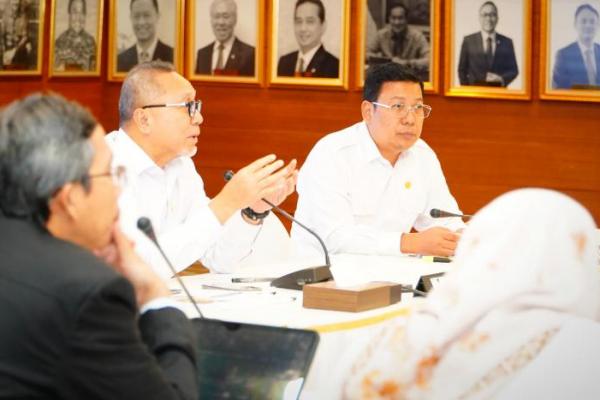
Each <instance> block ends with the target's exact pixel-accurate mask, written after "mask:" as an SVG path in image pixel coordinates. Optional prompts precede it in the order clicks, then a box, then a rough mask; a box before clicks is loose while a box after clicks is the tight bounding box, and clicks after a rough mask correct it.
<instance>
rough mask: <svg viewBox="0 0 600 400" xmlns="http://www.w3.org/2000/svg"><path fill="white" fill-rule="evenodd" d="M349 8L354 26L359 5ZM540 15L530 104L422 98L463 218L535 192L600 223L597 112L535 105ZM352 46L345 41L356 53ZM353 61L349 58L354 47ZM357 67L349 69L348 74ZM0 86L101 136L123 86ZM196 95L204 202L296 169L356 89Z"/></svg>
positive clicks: (353, 108) (336, 122)
mask: <svg viewBox="0 0 600 400" xmlns="http://www.w3.org/2000/svg"><path fill="white" fill-rule="evenodd" d="M352 3H353V7H352V17H353V18H355V17H356V4H357V1H353V2H352ZM48 5H49V4H48ZM539 10H540V1H539V0H534V14H533V16H534V21H533V26H534V29H533V40H534V43H533V79H532V81H533V93H534V99H533V100H531V101H507V100H481V99H469V98H450V97H445V96H443V95H442V94H429V95H427V96H426V101H427V102H428V103H429V104H431V105H432V106H433V114H432V116H431V117H430V118H429V119H427V121H426V122H425V128H424V131H423V138H424V139H425V140H426V141H427V142H428V143H429V144H430V145H431V146H432V147H433V148H434V150H435V151H436V152H437V154H438V157H439V158H440V161H441V163H442V166H443V168H444V172H445V174H446V177H447V180H448V183H449V185H450V188H451V190H452V192H453V193H454V195H455V196H456V198H457V199H458V201H459V204H460V206H461V208H462V210H463V211H464V212H466V213H471V212H474V211H476V210H477V209H479V208H480V207H482V206H483V205H484V204H486V203H487V202H489V201H490V200H491V199H493V198H494V197H495V196H497V195H499V194H501V193H503V192H505V191H507V190H510V189H514V188H518V187H524V186H541V187H548V188H554V189H558V190H561V191H564V192H565V193H567V194H569V195H571V196H573V197H574V198H576V199H577V200H579V201H580V202H582V203H583V204H584V205H585V206H586V207H587V208H588V209H589V210H590V211H591V212H592V214H593V215H594V217H595V218H596V221H600V105H599V104H591V103H575V102H552V101H541V100H539V99H538V96H537V91H538V88H537V81H538V79H537V78H538V68H539V61H538V59H537V58H538V54H539V46H538V45H537V42H536V41H537V40H538V39H539V26H538V25H539ZM106 11H107V12H106V14H105V18H106V16H107V15H108V10H106ZM107 22H108V21H106V20H105V25H104V26H108V24H107ZM46 26H47V27H48V26H49V24H48V23H47V24H46ZM353 27H354V25H353ZM442 31H443V30H442ZM105 34H106V32H105ZM106 37H107V36H105V39H106ZM106 42H107V40H104V43H105V46H104V47H106ZM356 42H357V41H356V40H352V43H353V46H355V44H356ZM442 42H443V40H442ZM46 47H47V46H46ZM442 47H443V43H442ZM45 52H46V53H47V49H46V50H45ZM351 53H352V54H356V48H351ZM46 55H47V54H46ZM104 55H106V48H105V49H104ZM441 56H442V55H441V54H440V57H441ZM354 65H355V63H354V62H351V63H350V66H351V68H352V71H351V72H354ZM441 68H442V69H443V65H442V66H441ZM46 69H47V67H46V66H45V67H44V71H45V70H46ZM440 72H441V73H440V76H444V74H443V71H440ZM350 83H351V85H353V79H351V80H350ZM0 85H1V90H0V103H6V102H8V101H10V100H12V99H14V98H17V97H20V96H22V95H25V94H27V93H29V92H31V91H36V90H52V91H55V92H60V93H63V94H64V95H65V96H67V97H69V98H73V99H76V100H78V101H80V102H82V103H83V104H85V105H87V106H88V107H89V108H90V109H91V110H92V112H94V114H95V115H96V116H97V117H98V119H99V120H100V122H101V123H102V124H103V125H104V127H105V128H106V129H107V130H112V129H115V128H116V127H117V123H118V116H117V101H118V94H119V87H120V85H119V84H118V83H110V82H107V81H106V68H104V70H103V76H102V78H100V79H75V80H70V79H52V80H49V79H48V78H47V76H46V75H44V76H42V77H39V78H14V77H13V78H9V79H7V78H3V79H2V80H0ZM194 86H195V87H196V88H197V90H198V97H199V98H201V99H202V100H203V101H204V106H203V116H204V118H205V122H204V124H203V126H202V136H201V138H200V142H199V151H198V154H197V156H196V157H195V162H196V165H197V167H198V169H199V171H200V173H201V174H202V176H203V177H204V179H205V182H206V188H207V192H208V193H209V195H214V194H216V193H217V192H218V190H219V189H220V188H221V187H222V185H223V178H222V176H223V172H224V171H225V170H226V169H234V170H235V169H238V168H240V167H242V166H243V165H245V164H247V163H248V162H250V161H252V160H253V159H255V158H258V157H259V156H262V155H264V154H267V153H269V152H274V153H276V154H277V155H279V156H280V157H282V158H284V159H286V160H288V159H291V158H293V157H295V158H298V160H299V161H300V162H302V161H303V160H304V159H305V157H306V155H307V154H308V152H309V151H310V149H311V147H312V146H313V145H314V143H315V142H316V141H317V140H318V139H319V138H320V137H322V136H323V135H325V134H327V133H329V132H332V131H335V130H339V129H342V128H344V127H346V126H348V125H350V124H352V123H354V122H356V121H358V120H359V119H360V111H359V105H360V100H361V93H360V91H359V90H350V91H332V90H324V91H321V90H305V89H280V88H279V89H268V88H257V87H241V86H227V85H220V86H219V85H202V84H195V85H194ZM295 202H296V197H295V196H292V197H291V198H290V199H288V200H287V201H286V202H285V203H284V208H286V209H287V210H289V211H293V210H294V209H295V204H296V203H295Z"/></svg>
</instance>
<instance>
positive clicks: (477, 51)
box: [458, 1, 519, 87]
mask: <svg viewBox="0 0 600 400" xmlns="http://www.w3.org/2000/svg"><path fill="white" fill-rule="evenodd" d="M498 19H499V15H498V7H497V6H496V4H495V3H494V2H492V1H486V2H484V3H483V4H482V5H481V7H479V23H480V25H481V31H480V32H476V33H473V34H470V35H467V36H465V37H464V39H463V42H462V46H461V49H460V58H459V63H458V77H459V81H460V84H461V85H477V86H499V87H506V86H508V85H509V84H510V83H511V82H512V81H513V80H514V79H515V78H516V77H517V75H518V74H519V68H518V66H517V59H516V56H515V49H514V45H513V41H512V39H510V38H508V37H506V36H504V35H501V34H500V33H498V32H496V26H497V25H498Z"/></svg>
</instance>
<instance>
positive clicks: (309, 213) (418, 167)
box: [292, 63, 464, 256]
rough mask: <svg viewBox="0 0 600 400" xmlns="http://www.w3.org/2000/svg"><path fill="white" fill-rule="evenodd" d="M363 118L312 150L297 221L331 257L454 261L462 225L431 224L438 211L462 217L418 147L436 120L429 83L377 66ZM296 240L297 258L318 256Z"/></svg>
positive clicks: (302, 177) (435, 164)
mask: <svg viewBox="0 0 600 400" xmlns="http://www.w3.org/2000/svg"><path fill="white" fill-rule="evenodd" d="M361 112H362V116H363V121H362V122H359V123H357V124H355V125H353V126H350V127H348V128H346V129H344V130H341V131H339V132H335V133H332V134H330V135H327V136H325V137H324V138H323V139H321V140H320V141H319V142H318V143H317V144H316V145H315V147H314V148H313V149H312V150H311V152H310V154H309V155H308V158H307V159H306V162H305V163H304V165H303V166H302V169H301V170H300V173H299V176H298V188H297V190H298V196H299V198H298V206H297V208H296V215H295V216H296V218H297V219H298V220H300V221H303V222H304V223H305V224H306V225H308V226H310V227H312V228H313V229H314V230H315V231H317V232H318V233H319V234H320V235H321V237H322V238H323V239H324V241H325V243H326V244H327V247H328V249H329V251H331V252H332V253H358V254H379V255H398V254H402V253H404V254H406V253H416V254H429V255H441V256H450V255H452V254H454V249H455V248H456V244H457V241H458V238H459V235H458V234H457V233H455V232H454V231H455V230H458V229H461V228H462V227H463V226H464V224H463V223H462V221H460V220H459V219H450V218H447V219H445V220H443V219H438V220H435V219H432V218H431V217H430V216H429V211H430V210H431V209H432V208H439V209H443V210H447V211H451V212H452V211H454V212H457V213H459V212H460V211H459V209H458V206H457V204H456V201H455V200H454V198H453V197H452V195H451V194H450V191H449V190H448V186H447V184H446V180H445V178H444V174H443V173H442V169H441V167H440V163H439V161H438V159H437V157H436V155H435V153H434V152H433V150H432V149H431V148H430V147H429V146H428V145H427V144H426V143H425V142H424V141H423V140H422V139H420V136H421V131H422V129H423V120H424V119H425V118H427V117H428V116H429V114H430V113H431V107H430V106H428V105H425V104H423V83H422V82H421V81H420V80H419V79H418V78H417V77H416V76H415V75H413V74H412V72H410V71H408V70H407V69H406V68H405V67H403V66H401V65H399V64H396V63H387V64H381V65H377V66H373V67H372V68H370V69H369V72H368V75H367V77H366V79H365V86H364V91H363V101H362V104H361ZM413 228H414V229H415V230H416V232H413V233H411V230H412V229H413ZM292 239H294V241H295V242H296V244H297V245H298V246H299V250H302V251H306V252H317V251H319V247H318V243H317V242H316V241H315V240H314V239H313V238H312V237H309V236H308V235H306V234H305V233H304V232H302V229H298V227H297V226H295V225H293V226H292Z"/></svg>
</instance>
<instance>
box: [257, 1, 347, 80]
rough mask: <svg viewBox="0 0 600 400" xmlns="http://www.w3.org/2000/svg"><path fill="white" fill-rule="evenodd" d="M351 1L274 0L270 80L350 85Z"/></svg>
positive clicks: (271, 27) (271, 25) (271, 28)
mask: <svg viewBox="0 0 600 400" xmlns="http://www.w3.org/2000/svg"><path fill="white" fill-rule="evenodd" d="M349 4H350V2H349V1H346V0H301V1H295V0H294V1H292V0H272V7H271V18H270V22H271V23H270V33H271V46H270V47H271V52H270V55H269V73H268V75H269V84H271V85H275V86H276V85H301V86H322V87H327V86H329V87H339V88H342V87H343V88H347V87H348V40H349V31H350V26H349V22H350V10H349Z"/></svg>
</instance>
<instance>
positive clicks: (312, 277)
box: [271, 265, 333, 290]
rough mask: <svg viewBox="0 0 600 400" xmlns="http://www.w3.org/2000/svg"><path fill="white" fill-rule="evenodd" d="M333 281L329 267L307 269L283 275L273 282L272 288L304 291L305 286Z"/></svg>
mask: <svg viewBox="0 0 600 400" xmlns="http://www.w3.org/2000/svg"><path fill="white" fill-rule="evenodd" d="M332 279H333V275H331V271H330V270H329V267H328V266H326V265H324V266H321V267H312V268H305V269H301V270H299V271H295V272H292V273H289V274H287V275H283V276H281V277H279V278H277V279H275V280H274V281H272V282H271V286H273V287H276V288H281V289H292V290H302V288H303V287H304V285H308V284H310V283H317V282H325V281H330V280H332Z"/></svg>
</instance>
